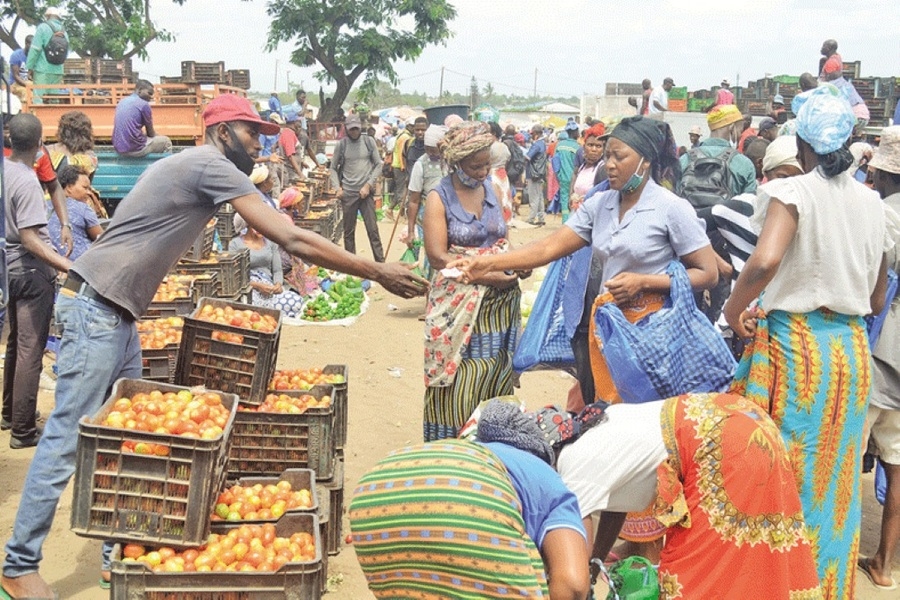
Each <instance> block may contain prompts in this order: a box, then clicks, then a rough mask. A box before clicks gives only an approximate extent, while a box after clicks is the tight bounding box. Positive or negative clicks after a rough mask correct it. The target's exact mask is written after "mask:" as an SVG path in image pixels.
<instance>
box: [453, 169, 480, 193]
mask: <svg viewBox="0 0 900 600" xmlns="http://www.w3.org/2000/svg"><path fill="white" fill-rule="evenodd" d="M456 176H457V177H459V182H460V183H461V184H463V185H464V186H466V187H467V188H472V189H475V188H477V187H478V186H480V185H481V184H482V183H483V181H482V180H481V179H475V178H474V177H469V176H468V175H466V172H465V171H463V170H462V167H459V168H457V170H456Z"/></svg>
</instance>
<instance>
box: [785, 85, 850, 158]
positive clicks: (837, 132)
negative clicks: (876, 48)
mask: <svg viewBox="0 0 900 600" xmlns="http://www.w3.org/2000/svg"><path fill="white" fill-rule="evenodd" d="M791 110H793V112H794V114H795V115H797V135H798V136H800V137H801V138H802V139H803V141H805V142H806V143H808V144H809V145H810V146H811V147H812V149H813V151H814V152H815V153H816V154H818V155H820V156H822V155H825V154H831V153H832V152H835V151H837V150H839V149H840V148H842V147H843V146H844V144H845V143H846V142H847V140H848V139H849V138H850V134H851V133H852V132H853V126H854V125H855V124H856V117H855V116H854V114H853V109H852V108H851V107H850V103H849V102H847V100H846V98H844V95H843V94H842V93H841V91H840V90H839V89H838V88H836V87H834V86H833V85H820V86H819V87H817V88H815V89H812V90H809V91H808V92H803V93H802V94H797V95H796V96H794V99H793V101H792V102H791Z"/></svg>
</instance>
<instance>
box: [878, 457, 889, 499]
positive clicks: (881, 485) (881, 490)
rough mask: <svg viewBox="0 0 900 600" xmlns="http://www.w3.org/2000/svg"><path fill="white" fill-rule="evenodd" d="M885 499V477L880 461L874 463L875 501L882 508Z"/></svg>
mask: <svg viewBox="0 0 900 600" xmlns="http://www.w3.org/2000/svg"><path fill="white" fill-rule="evenodd" d="M886 497H887V475H885V474H884V467H883V466H882V464H881V461H880V460H876V461H875V499H876V500H878V503H879V504H881V505H882V506H884V500H885V498H886Z"/></svg>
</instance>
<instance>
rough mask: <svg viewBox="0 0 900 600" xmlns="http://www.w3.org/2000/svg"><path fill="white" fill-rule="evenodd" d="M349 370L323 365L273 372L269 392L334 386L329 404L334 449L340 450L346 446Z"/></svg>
mask: <svg viewBox="0 0 900 600" xmlns="http://www.w3.org/2000/svg"><path fill="white" fill-rule="evenodd" d="M349 378H350V370H349V369H348V368H347V365H325V367H310V368H308V369H288V370H283V371H275V374H274V375H273V376H272V381H271V382H270V384H269V390H270V391H276V392H281V391H287V390H300V391H302V390H308V389H310V388H311V387H313V386H314V385H332V386H334V395H333V396H332V398H331V403H332V405H333V406H334V447H335V448H336V449H338V450H342V449H343V448H344V446H345V445H346V444H347V417H348V414H349V409H350V405H349V404H348V400H349V390H348V385H349V381H350V379H349Z"/></svg>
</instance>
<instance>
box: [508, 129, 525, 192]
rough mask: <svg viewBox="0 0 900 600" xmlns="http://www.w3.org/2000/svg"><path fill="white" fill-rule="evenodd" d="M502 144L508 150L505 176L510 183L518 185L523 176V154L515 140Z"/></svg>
mask: <svg viewBox="0 0 900 600" xmlns="http://www.w3.org/2000/svg"><path fill="white" fill-rule="evenodd" d="M503 143H505V144H506V147H507V148H509V161H507V163H506V176H507V177H508V178H509V182H510V183H518V182H519V181H521V179H522V175H524V174H525V163H526V162H527V160H526V159H525V153H524V152H523V151H522V147H521V146H519V145H518V144H517V143H516V142H515V140H504V141H503Z"/></svg>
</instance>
